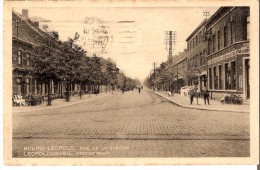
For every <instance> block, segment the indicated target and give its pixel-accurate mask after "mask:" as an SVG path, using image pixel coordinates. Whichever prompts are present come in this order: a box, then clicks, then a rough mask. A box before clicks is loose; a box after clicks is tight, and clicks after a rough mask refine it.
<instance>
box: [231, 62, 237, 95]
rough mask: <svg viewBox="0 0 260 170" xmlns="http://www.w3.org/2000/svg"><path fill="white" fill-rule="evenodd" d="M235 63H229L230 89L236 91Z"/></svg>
mask: <svg viewBox="0 0 260 170" xmlns="http://www.w3.org/2000/svg"><path fill="white" fill-rule="evenodd" d="M236 85H237V83H236V62H235V61H232V62H231V89H233V90H235V89H236V87H237V86H236Z"/></svg>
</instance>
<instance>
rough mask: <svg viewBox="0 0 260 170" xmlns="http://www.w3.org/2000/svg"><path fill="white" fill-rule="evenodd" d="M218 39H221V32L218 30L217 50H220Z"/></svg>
mask: <svg viewBox="0 0 260 170" xmlns="http://www.w3.org/2000/svg"><path fill="white" fill-rule="evenodd" d="M220 39H221V34H220V31H218V50H220Z"/></svg>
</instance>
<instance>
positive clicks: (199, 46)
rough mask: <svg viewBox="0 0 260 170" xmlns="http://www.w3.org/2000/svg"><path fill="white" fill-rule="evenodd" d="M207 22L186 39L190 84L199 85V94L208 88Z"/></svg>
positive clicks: (204, 21) (203, 22)
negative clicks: (205, 36)
mask: <svg viewBox="0 0 260 170" xmlns="http://www.w3.org/2000/svg"><path fill="white" fill-rule="evenodd" d="M206 22H207V20H206V19H205V20H203V21H202V22H201V23H200V25H199V26H198V27H197V28H196V29H195V30H194V31H193V32H192V33H191V34H190V36H189V37H188V38H187V39H186V41H187V49H188V50H187V54H186V55H187V64H188V66H187V67H188V72H187V76H188V84H189V85H197V86H198V91H199V92H200V91H202V90H204V89H205V88H206V87H207V68H206V67H207V64H206V63H207V62H206V56H207V41H205V38H204V35H205V32H206V28H205V24H206Z"/></svg>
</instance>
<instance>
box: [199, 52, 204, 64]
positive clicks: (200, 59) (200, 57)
mask: <svg viewBox="0 0 260 170" xmlns="http://www.w3.org/2000/svg"><path fill="white" fill-rule="evenodd" d="M202 65H203V64H202V53H200V62H199V66H202Z"/></svg>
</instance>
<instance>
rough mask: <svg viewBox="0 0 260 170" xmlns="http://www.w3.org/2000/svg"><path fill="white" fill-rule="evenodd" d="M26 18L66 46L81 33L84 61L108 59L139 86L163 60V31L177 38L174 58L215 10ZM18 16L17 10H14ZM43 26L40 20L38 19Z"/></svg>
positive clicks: (33, 11) (70, 11)
mask: <svg viewBox="0 0 260 170" xmlns="http://www.w3.org/2000/svg"><path fill="white" fill-rule="evenodd" d="M27 9H28V11H29V18H32V19H33V18H34V19H35V18H37V19H38V20H39V19H40V20H42V19H46V20H49V22H41V25H43V24H46V25H48V28H49V30H54V31H57V32H58V33H59V36H60V39H61V40H62V41H66V40H67V39H68V38H69V37H73V36H74V34H75V32H78V33H79V34H80V38H79V40H78V41H77V43H78V44H80V45H82V47H83V48H84V49H85V50H86V51H87V55H88V56H92V55H93V54H97V55H98V56H102V57H104V58H110V59H112V60H113V61H114V62H115V63H116V64H117V67H118V68H119V69H120V70H121V71H122V72H124V73H125V74H126V75H127V76H130V77H132V78H138V79H139V80H141V81H143V80H144V79H145V78H146V77H147V76H148V75H149V74H150V72H151V71H152V69H153V63H154V62H155V64H156V66H159V65H160V63H162V62H164V61H166V60H167V57H168V51H167V50H166V43H165V38H166V36H165V32H166V31H174V32H175V35H176V38H175V42H174V45H173V55H175V54H178V53H179V52H182V51H183V50H184V49H186V48H187V43H186V39H187V38H188V36H189V35H190V34H191V33H192V32H193V31H194V29H195V28H196V27H197V26H198V25H199V24H200V23H201V22H202V21H203V19H205V16H203V11H209V12H210V15H212V14H214V12H215V11H216V10H217V9H218V7H203V8H191V7H185V8H183V7H160V8H156V7H149V8H143V7H138V8H124V7H121V8H114V7H107V8H100V7H99V8H87V7H82V8H79V7H77V8H27ZM14 10H15V11H17V12H18V13H21V11H22V8H15V9H14ZM42 21H44V20H42Z"/></svg>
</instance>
